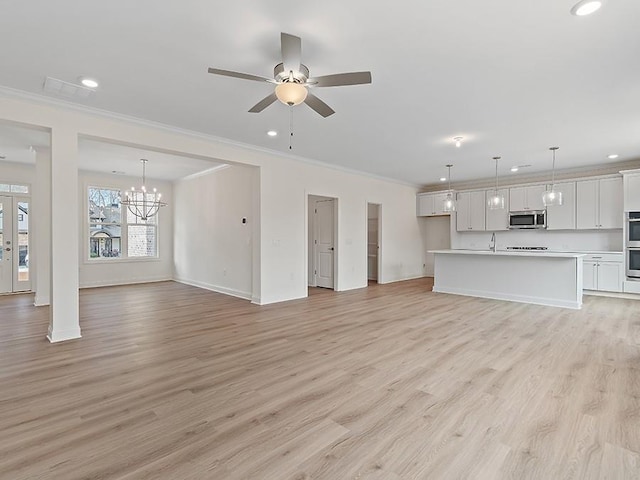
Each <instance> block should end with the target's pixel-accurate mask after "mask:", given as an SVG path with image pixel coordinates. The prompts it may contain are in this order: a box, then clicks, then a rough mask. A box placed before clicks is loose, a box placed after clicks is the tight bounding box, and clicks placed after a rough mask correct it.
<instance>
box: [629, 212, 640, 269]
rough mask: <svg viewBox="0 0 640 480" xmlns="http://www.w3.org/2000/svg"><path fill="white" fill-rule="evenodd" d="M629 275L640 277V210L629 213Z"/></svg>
mask: <svg viewBox="0 0 640 480" xmlns="http://www.w3.org/2000/svg"><path fill="white" fill-rule="evenodd" d="M626 240H627V241H626V244H627V277H633V278H640V212H628V213H627V238H626Z"/></svg>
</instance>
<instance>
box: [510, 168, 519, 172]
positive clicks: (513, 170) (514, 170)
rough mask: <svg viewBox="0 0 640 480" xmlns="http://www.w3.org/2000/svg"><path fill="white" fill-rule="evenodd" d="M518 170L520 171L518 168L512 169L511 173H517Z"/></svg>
mask: <svg viewBox="0 0 640 480" xmlns="http://www.w3.org/2000/svg"><path fill="white" fill-rule="evenodd" d="M518 170H520V169H519V168H518V167H511V171H512V172H513V173H516V172H517V171H518Z"/></svg>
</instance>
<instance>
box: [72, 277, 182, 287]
mask: <svg viewBox="0 0 640 480" xmlns="http://www.w3.org/2000/svg"><path fill="white" fill-rule="evenodd" d="M171 280H173V278H171V277H167V276H163V277H156V278H134V279H126V280H125V279H122V280H114V281H111V282H107V283H105V282H94V283H85V284H82V285H80V286H79V288H80V289H81V290H82V289H84V288H100V287H117V286H120V285H137V284H141V283H158V282H170V281H171Z"/></svg>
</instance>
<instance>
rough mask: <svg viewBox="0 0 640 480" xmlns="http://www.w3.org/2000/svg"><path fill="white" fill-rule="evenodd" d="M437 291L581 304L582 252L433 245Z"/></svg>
mask: <svg viewBox="0 0 640 480" xmlns="http://www.w3.org/2000/svg"><path fill="white" fill-rule="evenodd" d="M429 253H433V254H434V256H435V269H434V283H433V291H434V292H438V293H452V294H455V295H466V296H471V297H482V298H492V299H496V300H509V301H513V302H523V303H535V304H538V305H549V306H554V307H564V308H573V309H580V308H582V258H583V257H584V254H580V253H562V252H547V251H531V252H527V251H518V252H511V251H500V250H498V251H496V252H493V251H489V250H486V251H485V250H434V251H430V252H429Z"/></svg>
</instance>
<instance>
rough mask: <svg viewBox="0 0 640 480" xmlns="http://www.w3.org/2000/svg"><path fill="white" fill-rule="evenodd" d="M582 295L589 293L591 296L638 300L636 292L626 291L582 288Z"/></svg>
mask: <svg viewBox="0 0 640 480" xmlns="http://www.w3.org/2000/svg"><path fill="white" fill-rule="evenodd" d="M583 294H584V295H591V296H592V297H609V298H624V299H626V300H640V295H638V294H637V293H627V292H603V291H599V290H584V291H583Z"/></svg>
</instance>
